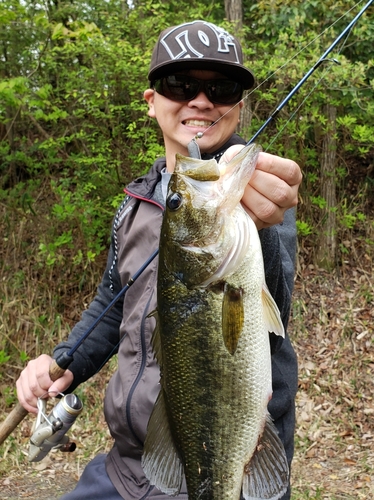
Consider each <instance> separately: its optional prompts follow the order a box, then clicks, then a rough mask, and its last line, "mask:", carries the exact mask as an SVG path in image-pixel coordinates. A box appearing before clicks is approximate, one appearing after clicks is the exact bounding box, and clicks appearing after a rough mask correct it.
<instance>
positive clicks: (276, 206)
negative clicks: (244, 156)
mask: <svg viewBox="0 0 374 500" xmlns="http://www.w3.org/2000/svg"><path fill="white" fill-rule="evenodd" d="M242 147H243V146H239V145H237V146H231V147H230V148H229V149H228V150H227V151H226V152H225V154H224V155H223V157H222V160H221V161H225V162H228V161H229V160H230V159H231V158H233V157H234V156H235V154H236V153H238V152H239V151H240V149H242ZM301 179H302V174H301V170H300V167H299V165H298V164H297V163H296V162H294V161H293V160H289V159H287V158H281V157H279V156H275V155H271V154H269V153H263V152H261V153H260V154H259V156H258V160H257V164H256V169H255V171H254V172H253V175H252V177H251V179H250V181H249V183H248V184H247V186H246V188H245V191H244V194H243V198H242V200H241V201H242V205H243V207H244V209H245V210H246V212H247V213H248V214H249V215H250V216H251V217H252V219H253V220H254V222H255V224H256V226H257V229H262V228H264V227H269V226H273V225H274V224H279V223H280V222H282V221H283V217H284V213H285V211H286V210H288V209H289V208H291V207H294V206H296V205H297V201H298V190H299V186H300V183H301Z"/></svg>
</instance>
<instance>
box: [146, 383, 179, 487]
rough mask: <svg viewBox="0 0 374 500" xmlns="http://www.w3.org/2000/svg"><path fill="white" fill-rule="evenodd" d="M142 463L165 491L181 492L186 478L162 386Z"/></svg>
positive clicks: (148, 475) (151, 480) (150, 479)
mask: <svg viewBox="0 0 374 500" xmlns="http://www.w3.org/2000/svg"><path fill="white" fill-rule="evenodd" d="M142 467H143V470H144V474H145V475H146V477H147V479H148V480H149V482H150V483H151V484H152V485H155V486H156V487H157V488H158V489H159V490H161V491H162V492H163V493H165V494H166V495H170V496H175V495H178V493H179V491H180V489H181V486H182V480H183V464H182V461H181V460H180V458H179V455H178V451H177V449H176V447H175V444H174V441H173V438H172V435H171V431H170V426H169V420H168V418H167V414H166V406H165V396H164V392H163V390H162V389H161V391H160V394H159V396H158V398H157V401H156V403H155V406H154V408H153V411H152V414H151V417H150V419H149V423H148V429H147V436H146V439H145V443H144V452H143V457H142Z"/></svg>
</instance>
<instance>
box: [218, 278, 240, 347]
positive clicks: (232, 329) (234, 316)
mask: <svg viewBox="0 0 374 500" xmlns="http://www.w3.org/2000/svg"><path fill="white" fill-rule="evenodd" d="M243 324H244V305H243V289H242V288H235V287H233V286H231V285H229V284H228V283H225V287H224V293H223V303H222V334H223V341H224V344H225V346H226V349H227V350H228V352H229V353H230V354H231V355H234V354H235V351H236V348H237V347H238V342H239V339H240V335H241V333H242V330H243Z"/></svg>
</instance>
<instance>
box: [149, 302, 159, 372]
mask: <svg viewBox="0 0 374 500" xmlns="http://www.w3.org/2000/svg"><path fill="white" fill-rule="evenodd" d="M148 317H154V318H155V319H156V326H155V329H154V330H153V333H152V338H151V344H152V347H153V353H154V355H155V358H156V361H157V363H158V364H159V365H160V366H162V349H161V335H160V328H159V321H158V312H157V309H156V310H155V311H153V312H152V313H150V314H149V315H148Z"/></svg>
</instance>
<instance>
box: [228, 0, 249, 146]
mask: <svg viewBox="0 0 374 500" xmlns="http://www.w3.org/2000/svg"><path fill="white" fill-rule="evenodd" d="M225 15H226V18H227V20H228V21H230V22H232V23H234V25H235V36H236V37H237V38H239V40H240V41H241V42H242V41H243V40H241V39H240V31H241V29H242V27H243V2H242V0H225ZM238 33H239V35H238ZM251 120H252V112H251V106H250V100H249V99H246V100H245V101H244V106H243V108H242V109H241V111H240V122H239V125H238V133H239V134H240V135H243V136H245V135H246V134H248V131H249V127H250V125H251ZM247 139H248V138H247Z"/></svg>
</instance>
